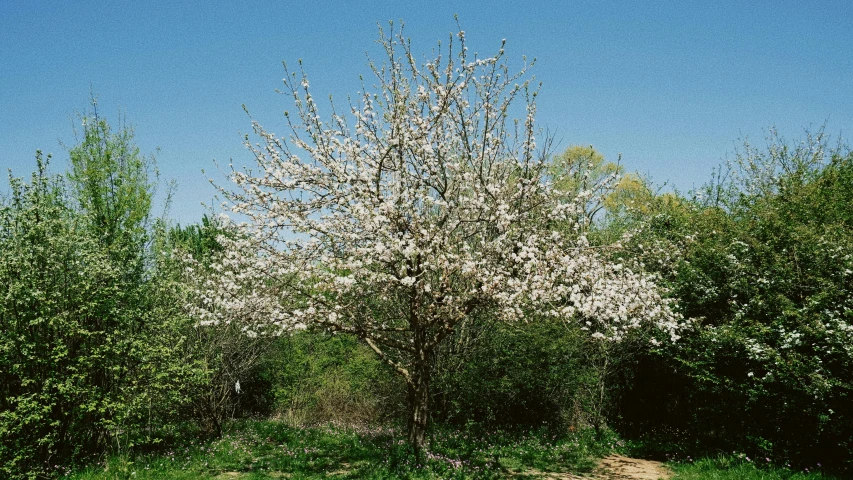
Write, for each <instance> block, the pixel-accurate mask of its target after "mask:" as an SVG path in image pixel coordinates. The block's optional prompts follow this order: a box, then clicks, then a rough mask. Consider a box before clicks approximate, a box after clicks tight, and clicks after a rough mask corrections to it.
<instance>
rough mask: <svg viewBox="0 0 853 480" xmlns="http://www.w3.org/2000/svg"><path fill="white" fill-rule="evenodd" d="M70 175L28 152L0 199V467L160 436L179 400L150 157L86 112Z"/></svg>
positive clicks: (27, 472) (73, 456)
mask: <svg viewBox="0 0 853 480" xmlns="http://www.w3.org/2000/svg"><path fill="white" fill-rule="evenodd" d="M70 153H71V157H72V173H71V174H70V175H69V178H68V179H65V178H63V177H61V176H52V175H50V174H49V173H48V161H47V160H44V159H43V158H42V156H41V154H40V153H39V154H37V158H36V163H37V170H36V172H35V173H34V174H33V176H32V179H31V180H30V182H29V183H27V182H25V181H23V180H22V179H18V178H10V187H11V188H10V190H11V194H10V196H9V198H8V199H6V200H5V201H3V203H2V204H0V250H2V251H3V253H4V254H3V255H2V257H0V285H3V287H4V289H3V291H2V296H0V475H2V476H4V477H12V478H17V477H21V476H26V477H35V476H43V475H50V474H51V473H52V472H53V473H55V471H54V470H55V466H56V465H60V466H61V465H63V464H66V463H67V462H72V461H75V460H78V459H82V458H85V457H87V456H89V455H93V454H97V453H99V452H101V451H103V450H105V449H107V448H112V449H116V450H118V451H123V450H126V449H128V448H130V447H132V446H133V445H136V444H139V443H145V442H154V441H157V438H158V437H159V436H160V435H161V434H162V433H163V432H162V430H163V427H164V426H168V425H170V424H169V421H170V419H171V418H173V414H174V413H176V407H175V406H176V405H177V404H179V403H180V402H182V401H183V399H182V398H181V395H180V394H179V393H177V392H179V391H180V390H179V388H178V385H179V384H178V383H176V382H177V381H179V380H180V378H179V377H176V376H173V375H171V373H172V371H173V369H172V368H171V367H170V364H171V363H170V361H169V359H170V356H171V353H173V352H172V350H171V349H172V348H173V347H174V345H172V344H171V343H170V342H174V341H180V340H179V339H178V340H176V339H175V337H174V335H173V332H172V331H171V329H170V323H169V322H170V321H171V320H172V319H173V317H170V316H168V315H164V314H166V313H169V310H168V309H167V308H164V306H166V305H169V304H170V303H174V298H171V299H167V298H166V297H165V296H164V295H165V293H166V292H167V290H165V289H163V288H162V287H163V286H162V285H160V284H158V283H157V275H156V274H155V272H152V271H151V270H150V268H149V265H150V263H151V262H150V253H149V251H148V250H147V248H146V245H147V243H148V241H149V239H150V234H149V233H148V230H147V229H146V228H145V227H146V222H147V219H148V218H149V216H150V205H151V197H152V196H153V185H152V184H151V183H149V181H148V179H149V168H150V164H149V163H147V161H143V160H141V159H140V157H139V156H138V151H137V150H136V149H135V147H133V146H132V135H131V134H130V133H129V132H128V131H124V132H122V133H120V134H112V133H110V130H109V127H108V126H107V124H106V122H104V121H103V120H100V119H98V118H97V117H96V118H95V119H94V120H91V119H87V120H86V121H85V122H84V135H83V139H82V140H81V143H80V145H78V146H75V147H74V148H72V149H71V151H70Z"/></svg>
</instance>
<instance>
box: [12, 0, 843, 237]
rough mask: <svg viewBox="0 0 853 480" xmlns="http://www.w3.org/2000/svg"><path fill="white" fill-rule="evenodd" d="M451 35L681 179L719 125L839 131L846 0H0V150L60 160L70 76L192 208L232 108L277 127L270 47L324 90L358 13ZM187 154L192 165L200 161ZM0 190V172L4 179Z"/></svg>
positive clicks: (606, 148) (587, 129)
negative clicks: (527, 69)
mask: <svg viewBox="0 0 853 480" xmlns="http://www.w3.org/2000/svg"><path fill="white" fill-rule="evenodd" d="M454 14H458V15H459V20H460V22H461V25H462V28H463V29H464V30H465V31H466V34H467V38H468V41H469V49H470V50H471V51H476V52H480V53H481V54H482V55H489V54H492V53H494V52H495V51H496V50H497V48H498V47H499V45H500V40H501V39H502V38H506V39H507V48H506V51H507V55H508V58H509V59H510V60H511V61H512V62H516V64H519V63H520V61H521V57H522V56H523V55H527V56H528V57H535V58H536V59H537V65H536V66H535V68H534V69H533V73H534V74H535V75H536V78H537V79H538V80H539V81H541V82H543V88H542V92H541V95H540V97H539V115H538V121H539V125H540V126H542V127H544V128H547V129H548V130H549V131H550V132H552V133H554V134H555V136H556V140H557V141H558V147H559V148H560V149H562V148H565V147H568V146H569V145H572V144H592V145H594V146H595V147H596V148H597V149H598V150H600V151H601V152H602V153H604V154H605V156H606V157H607V158H609V159H613V160H615V159H616V157H617V155H618V154H620V153H621V154H622V161H623V163H624V164H625V165H626V166H627V168H628V169H630V170H638V171H640V172H643V173H647V174H649V175H650V176H651V177H652V178H653V179H654V180H655V181H656V182H659V183H662V182H664V181H669V184H670V185H671V186H674V187H676V188H678V189H680V190H683V191H686V190H689V189H690V188H692V187H693V186H698V185H700V184H701V183H703V182H704V181H706V180H707V179H708V178H709V174H710V172H711V169H712V167H713V166H715V165H717V164H719V163H720V162H721V161H722V159H723V158H724V157H726V156H727V155H731V153H732V152H733V151H734V149H735V147H736V145H737V144H738V143H739V142H738V139H739V138H742V137H748V138H749V139H751V140H752V141H753V143H756V144H761V143H762V142H763V138H764V132H765V131H766V130H767V128H768V127H771V126H776V127H777V128H778V129H779V130H780V131H781V133H782V134H783V135H785V136H786V137H788V138H790V139H798V138H800V137H801V135H802V132H803V131H804V129H806V128H810V129H812V130H814V129H817V128H819V127H820V126H821V125H823V124H824V123H826V129H827V131H828V132H829V133H831V134H833V135H839V134H840V135H841V136H844V137H849V136H850V135H851V133H853V28H851V26H853V2H849V1H838V2H832V1H822V2H807V1H772V2H771V1H766V2H762V1H755V2H742V1H739V2H728V1H715V2H703V3H701V4H700V3H699V2H684V1H681V2H636V1H625V2H544V1H536V0H528V1H524V2H518V1H490V2H422V3H421V2H404V1H384V2H369V1H359V2H355V1H353V2H343V1H341V2H322V1H313V2H256V1H240V2H237V1H231V2H214V1H209V2H189V1H187V2H174V1H168V2H167V1H162V2H147V1H134V2H129V1H128V2H125V1H115V2H107V1H103V2H95V1H78V2H65V1H58V0H57V1H54V2H43V1H19V0H3V1H0V169H2V170H3V171H5V170H7V169H12V171H13V173H14V174H15V175H17V176H21V175H29V173H30V172H31V171H32V170H33V168H34V165H35V162H34V153H35V151H36V150H37V149H41V150H43V151H44V152H50V153H53V155H54V160H53V163H52V165H53V168H52V169H53V171H55V172H60V171H62V170H64V168H65V166H66V162H67V153H66V151H65V148H64V147H62V146H61V145H62V144H65V145H73V144H74V136H73V125H74V115H75V112H77V111H82V110H85V109H86V108H87V105H88V98H89V93H90V91H94V93H95V94H96V95H97V97H98V101H99V109H100V113H101V114H102V115H103V116H106V118H107V119H109V120H112V121H115V119H116V118H117V117H118V114H119V113H121V114H122V115H123V116H125V117H126V118H127V120H128V121H129V122H130V123H131V124H132V125H133V126H134V129H135V131H136V137H137V142H138V144H139V145H140V147H141V148H142V151H143V152H147V153H154V152H155V150H157V149H159V151H158V152H157V154H156V158H157V162H158V165H159V167H160V170H161V174H162V177H163V178H164V179H174V180H176V182H177V186H178V189H177V192H176V195H175V201H174V204H173V206H172V209H171V217H172V218H173V219H175V220H176V221H179V222H180V223H182V224H186V223H191V222H194V221H196V220H197V219H198V218H199V217H200V216H201V215H202V213H204V211H205V210H204V208H203V207H202V206H201V202H207V203H211V200H212V199H213V196H214V194H215V190H214V188H213V187H212V186H210V185H209V183H208V181H207V177H212V178H214V179H215V180H217V181H219V182H224V181H225V180H224V178H223V176H222V175H221V174H220V173H219V172H218V171H217V169H216V167H215V166H214V160H216V161H218V162H219V163H220V164H221V165H226V166H227V164H228V163H229V162H230V161H233V162H234V163H235V164H236V165H243V164H248V163H249V162H251V160H252V157H251V155H250V154H249V152H248V151H247V150H246V149H245V148H244V147H243V145H242V134H245V133H248V132H250V129H251V124H250V120H249V118H248V117H247V116H246V114H245V113H244V112H243V109H242V105H243V104H245V105H246V106H247V108H248V109H249V111H250V112H251V114H252V116H253V117H254V118H255V119H257V120H259V121H260V122H261V123H262V124H263V125H264V126H265V127H267V128H268V129H269V130H271V131H273V132H284V130H285V129H284V121H283V120H284V119H283V116H282V114H281V113H282V112H283V111H284V110H285V109H289V108H290V104H289V103H288V102H287V99H286V98H285V97H283V96H281V95H279V94H276V93H275V89H276V88H278V87H280V85H281V78H282V77H283V69H282V66H281V62H282V61H287V62H288V63H295V62H296V60H298V59H302V60H303V61H304V63H305V69H306V71H307V73H308V75H309V78H310V80H311V86H312V89H313V93H314V95H315V96H316V97H318V98H323V97H325V96H327V95H329V94H332V95H333V96H334V97H335V98H337V99H340V100H342V101H343V100H344V99H345V98H346V96H347V95H348V94H354V93H356V92H357V91H358V90H359V88H360V82H359V80H358V77H359V75H362V74H363V75H365V76H366V75H367V74H368V73H369V70H368V68H367V65H366V55H365V54H366V53H368V54H370V55H371V56H372V57H374V58H377V59H381V56H380V52H378V51H377V48H376V45H375V42H374V41H375V40H376V38H377V22H379V23H382V24H387V21H388V20H403V21H404V22H405V24H406V27H405V28H406V32H407V35H408V36H410V37H412V40H413V43H414V46H415V49H416V50H418V51H421V52H424V53H428V52H429V51H430V50H431V49H432V48H433V47H434V46H435V44H436V42H437V41H439V40H445V39H446V38H447V35H448V34H449V33H450V32H451V31H453V30H454V29H455V27H456V23H455V21H454V19H453V15H454ZM202 169H204V170H205V171H206V172H207V175H204V174H202V173H201V171H202ZM2 183H3V187H0V191H3V190H5V189H6V185H5V183H6V182H5V181H3V182H2Z"/></svg>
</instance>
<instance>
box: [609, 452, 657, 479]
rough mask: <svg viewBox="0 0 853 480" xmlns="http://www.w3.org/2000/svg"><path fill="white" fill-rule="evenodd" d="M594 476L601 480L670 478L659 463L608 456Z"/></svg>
mask: <svg viewBox="0 0 853 480" xmlns="http://www.w3.org/2000/svg"><path fill="white" fill-rule="evenodd" d="M596 475H598V477H596V478H600V479H602V480H658V479H668V478H670V477H672V472H670V471H669V470H668V469H667V468H666V467H664V466H663V464H662V463H661V462H656V461H654V460H640V459H638V458H628V457H623V456H622V455H610V456H609V457H605V458H603V459H602V460H601V463H599V464H598V468H597V469H596Z"/></svg>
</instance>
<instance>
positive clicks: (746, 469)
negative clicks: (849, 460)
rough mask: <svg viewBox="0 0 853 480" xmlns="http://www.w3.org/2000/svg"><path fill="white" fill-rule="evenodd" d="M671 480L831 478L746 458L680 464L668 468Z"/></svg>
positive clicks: (831, 477)
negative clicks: (670, 470)
mask: <svg viewBox="0 0 853 480" xmlns="http://www.w3.org/2000/svg"><path fill="white" fill-rule="evenodd" d="M670 466H671V467H672V468H673V469H674V470H675V476H674V477H673V479H674V480H832V479H835V478H840V477H836V476H834V475H830V474H825V473H821V472H819V471H817V470H819V469H818V468H817V466H813V467H812V468H809V467H805V468H803V469H799V470H792V469H791V468H790V467H778V466H774V465H773V464H771V463H770V462H769V461H768V459H766V458H750V457H748V456H746V455H743V454H741V455H738V456H722V457H717V458H703V459H700V460H696V461H693V460H689V459H685V460H681V461H676V462H673V463H671V464H670Z"/></svg>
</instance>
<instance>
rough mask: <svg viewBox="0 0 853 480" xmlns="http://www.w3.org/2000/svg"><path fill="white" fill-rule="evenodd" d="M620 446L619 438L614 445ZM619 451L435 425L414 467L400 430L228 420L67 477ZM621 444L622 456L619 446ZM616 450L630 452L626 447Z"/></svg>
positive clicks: (572, 464)
mask: <svg viewBox="0 0 853 480" xmlns="http://www.w3.org/2000/svg"><path fill="white" fill-rule="evenodd" d="M620 443H621V442H620ZM617 447H619V444H617V442H615V441H613V440H612V439H607V440H605V441H596V440H595V439H594V437H593V435H592V434H591V432H574V433H571V434H569V435H568V436H561V437H558V436H554V435H553V434H549V433H548V432H547V431H546V430H541V431H534V432H527V433H512V432H507V431H502V430H483V429H479V428H477V427H475V426H474V427H469V428H465V429H461V430H451V429H437V430H436V431H434V432H433V434H432V436H431V442H430V448H429V451H428V452H426V453H425V455H424V456H423V458H422V459H421V461H418V460H417V459H416V457H415V455H414V454H413V453H412V452H411V450H410V449H409V447H408V445H407V444H406V442H405V435H404V433H403V432H402V431H400V430H398V429H393V428H374V429H353V428H342V427H335V426H324V427H301V428H297V427H292V426H288V425H287V424H285V423H281V422H276V421H270V420H241V421H236V422H233V423H231V424H230V425H229V426H228V428H227V430H226V431H225V433H224V435H223V436H222V438H220V439H218V440H211V441H198V440H196V441H189V442H186V443H184V444H183V445H181V446H180V447H175V448H172V449H168V450H162V451H159V452H149V453H144V452H139V453H136V454H133V455H129V456H128V455H125V456H112V457H108V458H106V459H105V460H104V461H102V462H100V463H98V464H95V465H90V466H89V467H87V468H84V469H81V470H78V471H76V472H73V473H71V474H69V475H67V476H66V477H64V478H66V479H69V480H72V479H73V480H104V479H145V480H147V479H176V480H190V479H215V480H233V479H236V480H255V479H269V478H289V479H311V478H338V479H391V478H412V479H469V478H470V479H479V478H482V479H492V478H508V477H512V478H519V479H523V478H529V479H532V478H537V476H540V475H541V474H542V473H543V472H572V473H586V472H591V471H592V470H593V468H594V467H595V464H596V463H597V459H598V458H600V457H602V456H604V455H607V454H608V453H610V452H612V451H614V449H616V448H617ZM626 448H627V450H626ZM626 448H619V450H623V451H624V453H628V454H630V453H631V452H630V450H631V448H630V447H626ZM668 464H669V466H670V467H671V468H672V470H673V471H674V473H675V476H674V478H673V480H835V479H838V478H849V477H846V476H845V477H834V476H830V475H826V474H823V473H820V472H814V471H808V470H792V469H790V468H785V467H775V466H772V465H771V464H770V463H769V462H768V461H767V460H766V459H762V460H761V461H756V459H750V458H749V457H746V456H745V455H739V456H728V457H716V458H705V459H700V460H695V461H694V460H692V459H690V458H689V457H687V458H686V459H683V460H678V461H670V462H669V463H668Z"/></svg>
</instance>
